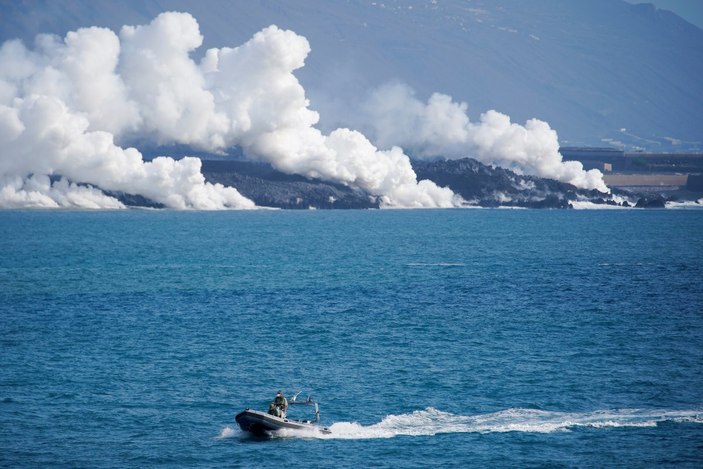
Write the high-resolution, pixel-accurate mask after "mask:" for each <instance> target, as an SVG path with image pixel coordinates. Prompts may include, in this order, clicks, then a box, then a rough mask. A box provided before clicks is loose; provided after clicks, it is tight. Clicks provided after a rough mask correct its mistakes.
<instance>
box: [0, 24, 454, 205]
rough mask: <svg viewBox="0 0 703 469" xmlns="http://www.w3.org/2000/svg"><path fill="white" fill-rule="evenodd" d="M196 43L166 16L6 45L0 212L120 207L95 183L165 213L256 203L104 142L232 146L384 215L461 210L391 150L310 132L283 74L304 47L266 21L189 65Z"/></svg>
mask: <svg viewBox="0 0 703 469" xmlns="http://www.w3.org/2000/svg"><path fill="white" fill-rule="evenodd" d="M202 40H203V38H202V36H201V35H200V31H199V27H198V23H197V22H196V20H195V19H194V18H193V17H192V16H190V15H189V14H187V13H174V12H169V13H163V14H161V15H159V16H158V17H157V18H155V19H154V20H153V21H152V22H151V23H150V24H148V25H143V26H136V27H133V26H125V27H123V28H122V30H121V32H120V34H119V37H118V36H117V35H116V34H115V33H114V32H112V31H111V30H109V29H104V28H85V29H79V30H78V31H75V32H70V33H68V34H67V35H66V37H65V38H64V39H63V40H61V39H60V38H58V37H56V36H49V35H41V36H38V37H37V39H36V41H35V48H34V50H29V49H27V48H26V47H25V46H24V45H23V44H22V43H20V42H19V41H10V42H7V43H5V44H3V45H2V47H1V48H0V206H12V207H17V206H38V207H54V206H60V207H73V206H77V207H108V208H116V207H119V206H121V204H120V203H119V202H118V201H117V200H115V199H114V198H111V197H108V196H106V195H105V194H103V193H102V192H101V191H100V190H98V189H97V187H99V188H101V189H104V190H109V191H121V192H125V193H130V194H139V195H143V196H145V197H147V198H149V199H152V200H154V201H156V202H160V203H162V204H164V205H166V206H168V207H173V208H196V209H221V208H249V207H252V206H253V203H252V202H251V201H249V200H248V199H246V198H245V197H243V196H241V195H240V194H239V193H238V192H237V191H236V190H235V189H234V188H230V187H223V186H222V185H219V184H210V183H207V182H205V179H204V177H203V175H202V174H201V172H200V160H198V159H196V158H184V159H182V160H179V161H176V160H174V159H171V158H167V157H160V158H156V159H154V160H153V161H151V162H145V161H144V160H143V158H142V155H141V154H140V153H139V152H138V151H137V150H136V149H134V148H122V147H121V146H120V145H118V144H116V143H115V142H127V141H133V140H135V139H139V140H140V141H143V140H147V141H151V142H154V143H157V144H172V143H179V144H187V145H191V146H193V147H197V148H201V149H206V150H208V151H213V152H225V151H226V150H227V149H228V148H230V147H232V146H233V145H240V146H241V147H242V148H243V149H244V151H245V153H246V154H247V155H248V156H250V157H253V158H258V159H261V160H264V161H268V162H269V163H271V164H272V165H273V166H274V167H276V168H278V169H280V170H281V171H285V172H289V173H297V174H302V175H305V176H309V177H318V178H322V179H327V180H332V181H339V182H342V183H344V184H348V185H351V186H356V187H359V188H361V189H363V190H365V191H367V192H368V193H370V194H372V195H375V196H379V197H380V200H381V201H382V203H383V205H385V206H397V207H450V206H453V205H456V204H457V203H458V198H457V197H456V196H455V195H454V194H453V193H452V191H451V190H449V189H446V188H440V187H437V186H436V185H435V184H434V183H432V182H430V181H420V182H418V181H417V177H416V175H415V173H414V171H413V169H412V167H411V165H410V161H409V158H408V157H407V156H406V155H405V154H403V152H402V150H400V149H399V148H397V147H394V146H392V145H388V146H387V147H385V148H390V150H387V151H380V150H379V149H377V148H376V147H375V146H374V145H372V144H371V142H369V140H368V139H367V138H366V137H364V135H362V134H361V133H359V132H356V131H352V130H349V129H337V130H335V131H333V132H331V133H330V134H329V135H325V134H323V133H322V132H321V131H320V130H318V129H317V128H316V127H315V125H316V124H317V122H318V118H319V116H318V114H317V113H316V112H314V111H312V110H311V109H309V107H308V106H309V102H308V100H307V99H306V96H305V90H304V89H303V87H302V86H301V85H300V83H299V82H298V80H297V78H296V77H295V76H294V75H293V72H294V71H295V70H296V69H298V68H300V67H302V66H303V65H304V62H305V58H306V57H307V54H308V53H309V51H310V46H309V44H308V42H307V40H306V39H305V38H304V37H302V36H298V35H296V34H295V33H293V32H291V31H284V30H281V29H278V28H277V27H275V26H270V27H268V28H265V29H264V30H262V31H260V32H258V33H257V34H255V35H254V37H252V38H251V39H250V40H249V41H248V42H246V43H245V44H244V45H242V46H240V47H237V48H221V49H211V50H208V51H207V52H206V54H205V56H204V57H203V59H202V60H201V61H200V63H196V62H195V61H194V60H193V59H192V58H191V54H192V52H193V51H194V50H195V49H197V48H198V47H200V45H201V44H202ZM49 176H54V177H53V178H51V179H50V178H49ZM56 176H61V177H62V178H61V179H59V180H56ZM52 179H53V180H54V182H53V183H52V182H51V181H52ZM69 181H70V182H69Z"/></svg>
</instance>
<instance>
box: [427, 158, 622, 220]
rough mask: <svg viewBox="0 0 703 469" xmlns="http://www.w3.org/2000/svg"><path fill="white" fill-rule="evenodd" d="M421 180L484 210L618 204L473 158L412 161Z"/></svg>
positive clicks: (553, 181) (604, 195)
mask: <svg viewBox="0 0 703 469" xmlns="http://www.w3.org/2000/svg"><path fill="white" fill-rule="evenodd" d="M413 168H414V169H415V173H416V174H417V177H418V179H430V180H432V181H434V182H435V183H437V184H438V185H440V186H444V187H449V188H450V189H451V190H453V191H454V192H455V193H457V194H459V195H461V196H462V197H463V198H464V200H466V201H467V202H469V203H472V204H476V205H480V206H483V207H497V206H508V207H527V208H571V204H570V201H573V200H588V201H591V202H594V203H600V204H606V203H607V204H615V202H613V201H612V200H610V199H606V198H607V197H608V195H607V194H603V193H602V192H599V191H597V190H584V189H578V188H577V187H575V186H573V185H571V184H567V183H563V182H559V181H555V180H552V179H543V178H539V177H536V176H523V175H519V174H516V173H514V172H513V171H510V170H509V169H504V168H499V167H496V168H494V167H491V166H487V165H485V164H483V163H481V162H479V161H476V160H474V159H471V158H463V159H459V160H438V161H413Z"/></svg>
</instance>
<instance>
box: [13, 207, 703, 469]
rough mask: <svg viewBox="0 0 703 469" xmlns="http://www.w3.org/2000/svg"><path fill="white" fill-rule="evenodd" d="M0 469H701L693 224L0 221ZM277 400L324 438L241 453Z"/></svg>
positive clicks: (216, 217)
mask: <svg viewBox="0 0 703 469" xmlns="http://www.w3.org/2000/svg"><path fill="white" fill-rule="evenodd" d="M0 252H1V253H2V255H1V256H0V332H1V336H0V360H1V363H2V366H1V368H0V370H1V371H0V466H7V467H72V468H74V467H76V468H77V467H169V468H174V467H364V466H371V467H394V468H395V467H423V468H424V467H505V466H516V467H525V466H552V467H554V466H556V467H559V466H581V467H591V466H628V467H642V466H645V467H646V466H650V467H652V466H666V465H676V466H689V467H701V466H702V465H703V285H702V283H701V279H702V278H703V211H700V210H695V211H686V210H682V211H675V210H661V211H641V210H627V211H517V210H427V211H425V210H416V211H393V210H390V211H256V212H226V213H211V212H174V211H140V210H128V211H118V212H89V211H76V212H73V211H46V212H45V211H2V212H0ZM278 389H282V390H284V392H285V393H286V394H287V395H290V394H292V393H293V392H297V391H302V392H303V394H302V396H307V395H308V394H310V395H312V396H314V398H315V399H316V400H318V401H319V402H320V410H321V414H322V423H323V424H324V425H326V426H329V428H330V429H331V431H332V432H331V434H330V435H323V434H320V433H316V432H307V433H296V432H290V433H286V434H280V435H275V436H272V437H271V438H266V439H253V438H250V437H248V436H247V435H246V434H243V433H242V432H241V431H240V430H239V429H238V427H237V425H236V423H235V422H234V415H235V414H236V413H237V412H239V411H241V410H242V409H244V408H245V407H252V408H260V409H261V410H265V409H266V407H267V405H268V402H269V401H270V400H271V399H273V397H274V395H275V393H276V391H277V390H278Z"/></svg>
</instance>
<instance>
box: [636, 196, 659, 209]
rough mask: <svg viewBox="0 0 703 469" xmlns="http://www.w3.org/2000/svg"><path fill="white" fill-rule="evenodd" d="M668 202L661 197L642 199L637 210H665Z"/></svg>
mask: <svg viewBox="0 0 703 469" xmlns="http://www.w3.org/2000/svg"><path fill="white" fill-rule="evenodd" d="M665 207H666V200H665V199H664V198H663V197H662V196H660V195H656V196H649V197H640V199H639V200H638V201H637V205H635V208H665Z"/></svg>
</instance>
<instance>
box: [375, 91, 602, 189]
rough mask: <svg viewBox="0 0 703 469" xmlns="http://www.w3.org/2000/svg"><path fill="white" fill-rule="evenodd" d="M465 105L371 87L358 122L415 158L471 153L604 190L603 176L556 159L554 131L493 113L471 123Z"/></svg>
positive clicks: (544, 125)
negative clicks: (408, 151) (514, 121)
mask: <svg viewBox="0 0 703 469" xmlns="http://www.w3.org/2000/svg"><path fill="white" fill-rule="evenodd" d="M467 107H468V106H467V104H466V103H457V102H455V101H453V100H452V98H451V97H450V96H447V95H444V94H440V93H435V94H433V95H432V96H431V97H430V98H429V99H428V100H427V102H426V103H424V102H422V101H420V100H419V99H417V98H416V97H415V95H414V92H413V90H412V89H411V88H410V87H408V86H407V85H404V84H400V83H392V84H387V85H384V86H382V87H380V88H379V89H377V90H375V91H374V92H373V93H372V95H371V96H370V98H369V100H368V102H366V103H365V104H364V105H363V118H362V119H363V125H364V126H369V127H370V129H369V133H370V134H371V135H372V136H373V140H374V141H375V142H376V144H377V145H379V146H382V147H383V146H385V145H389V144H393V145H401V146H403V147H404V148H407V149H411V150H413V151H414V152H416V154H417V155H418V156H420V157H423V156H444V157H448V158H462V157H466V156H473V157H475V158H477V159H478V160H479V161H481V162H483V163H486V164H491V165H496V166H501V167H505V168H508V169H512V170H514V171H516V172H518V173H520V174H531V175H536V176H540V177H544V178H550V179H556V180H558V181H562V182H567V183H570V184H573V185H574V186H576V187H579V188H583V189H598V190H599V191H601V192H608V188H607V187H606V185H605V183H604V182H603V174H602V173H601V172H600V171H598V170H596V169H592V170H590V171H585V170H584V169H583V165H582V164H581V163H580V162H578V161H562V155H561V154H560V153H559V140H558V138H557V133H556V132H555V131H554V130H553V129H551V128H550V127H549V124H547V123H546V122H544V121H541V120H538V119H530V120H528V121H527V122H526V124H525V125H524V126H522V125H519V124H515V123H512V122H511V121H510V117H509V116H507V115H505V114H502V113H500V112H497V111H488V112H486V113H484V114H482V115H481V117H480V122H478V123H475V122H471V121H470V119H469V117H468V115H467V112H466V111H467Z"/></svg>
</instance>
